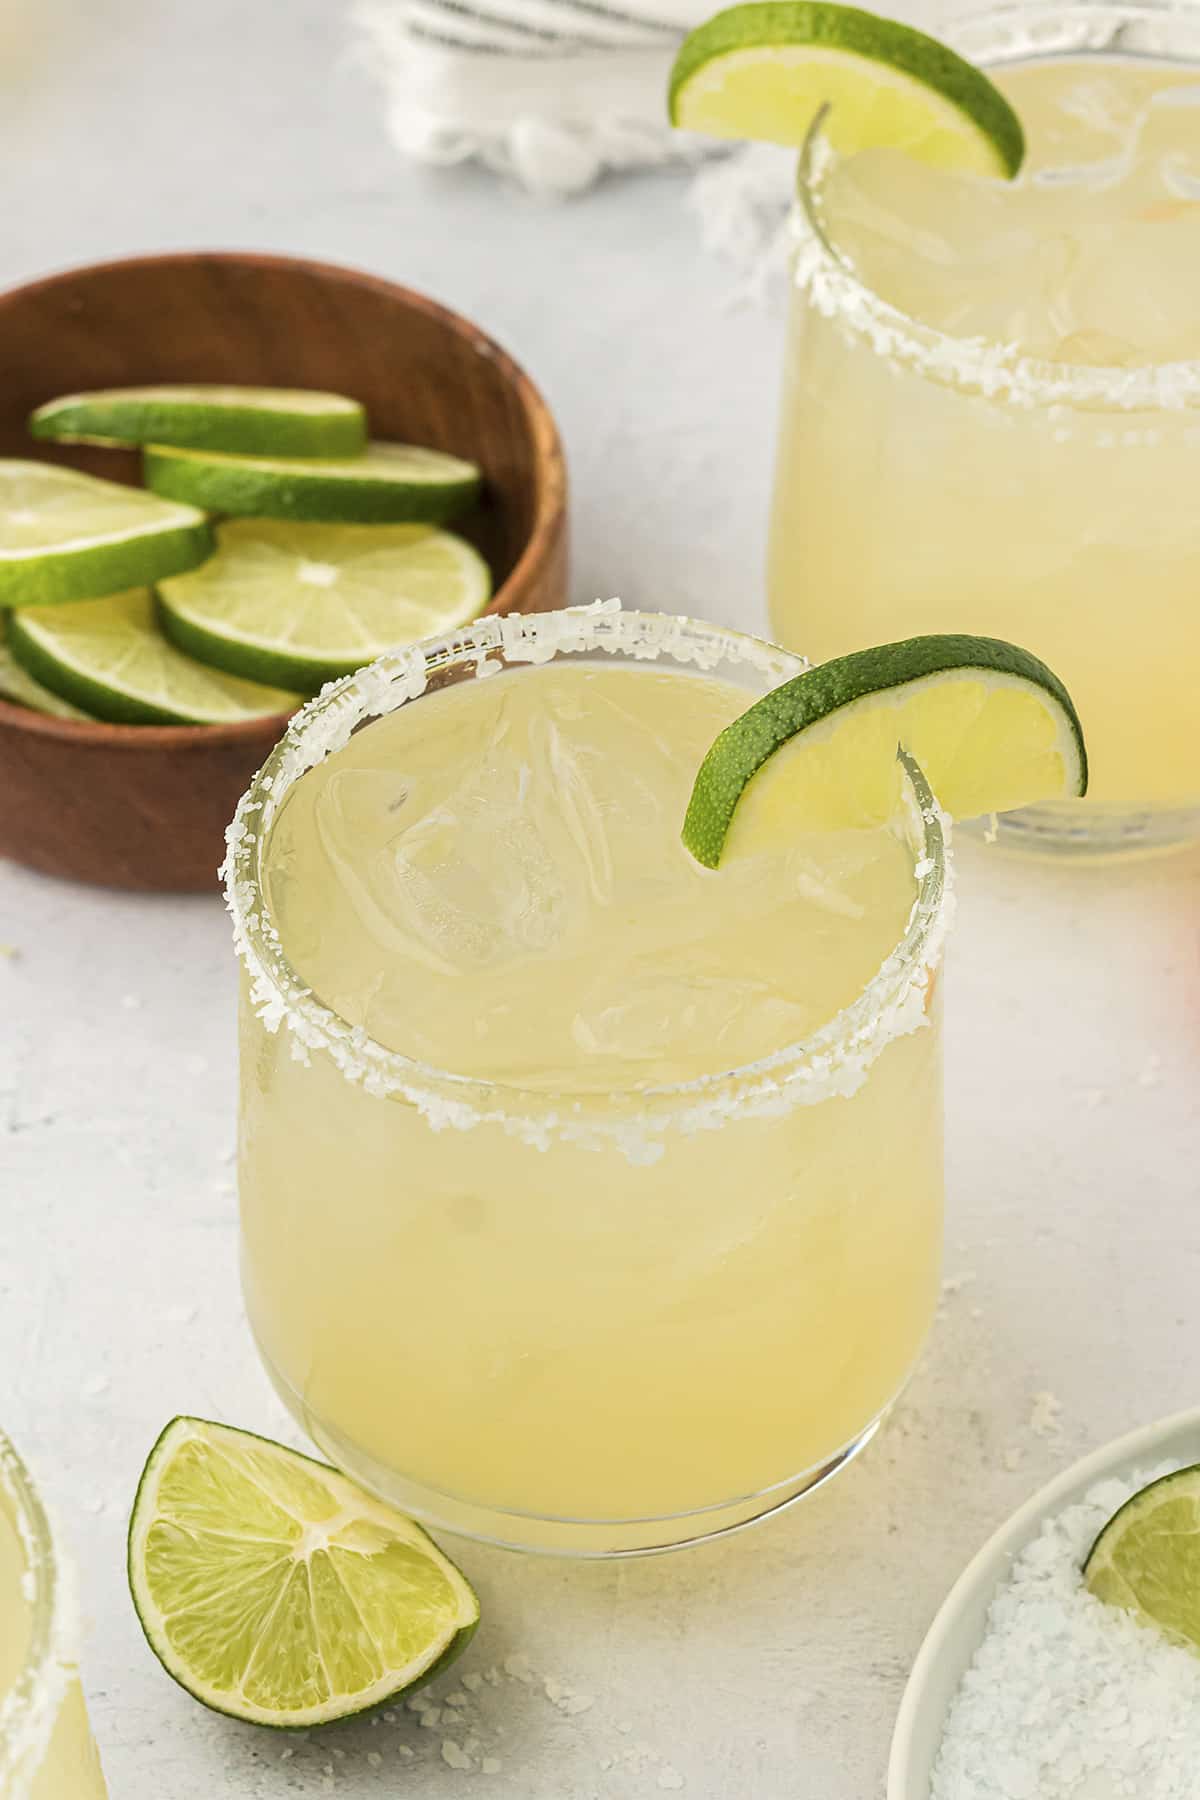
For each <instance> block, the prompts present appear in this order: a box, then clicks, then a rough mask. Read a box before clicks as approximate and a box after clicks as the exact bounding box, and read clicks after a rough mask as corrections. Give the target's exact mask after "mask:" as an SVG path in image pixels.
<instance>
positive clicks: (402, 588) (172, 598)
mask: <svg viewBox="0 0 1200 1800" xmlns="http://www.w3.org/2000/svg"><path fill="white" fill-rule="evenodd" d="M490 596H491V577H490V575H489V574H488V568H487V564H486V563H485V562H484V560H483V558H482V557H481V556H480V554H479V552H478V551H477V550H474V549H472V547H471V545H470V544H468V543H466V542H465V541H464V540H463V539H462V538H459V537H455V536H454V535H453V534H452V533H450V532H448V531H438V530H436V529H435V528H433V527H431V526H427V525H297V524H291V523H286V522H284V521H283V520H275V519H237V520H233V521H231V522H230V523H229V524H226V525H221V526H219V527H218V528H217V553H216V555H215V556H213V557H211V558H210V560H209V561H208V562H206V563H205V565H204V567H203V568H202V569H195V570H193V572H192V573H191V574H190V575H178V576H176V577H175V578H174V579H173V580H170V581H162V582H160V583H159V585H158V599H159V616H160V620H161V623H162V627H163V630H164V631H165V632H166V634H167V636H168V637H169V638H170V639H171V641H172V643H174V644H177V645H178V646H179V648H180V649H181V650H186V651H187V652H188V654H189V655H191V656H195V657H198V658H199V659H200V661H201V662H206V663H212V664H213V665H214V666H215V667H216V668H220V669H229V670H231V671H232V673H233V674H235V675H246V676H249V677H250V678H251V679H252V680H255V681H273V682H279V683H281V684H282V685H283V686H285V687H293V688H299V689H300V690H302V691H303V692H305V693H314V692H315V691H316V689H317V688H319V687H321V686H322V685H323V683H324V682H326V681H330V680H332V679H333V677H334V676H337V675H348V674H351V673H353V671H354V670H355V669H359V668H361V667H362V665H363V664H364V663H368V662H371V661H373V659H374V658H375V657H377V656H379V655H380V654H381V653H382V652H383V651H384V650H386V649H388V648H390V647H391V646H392V645H394V644H404V643H415V642H416V640H417V639H418V638H424V637H432V636H433V635H435V634H436V633H437V632H440V631H451V630H453V629H454V628H455V627H456V626H458V625H465V624H466V623H467V621H468V620H470V619H474V618H476V617H477V616H478V615H479V614H480V613H481V612H482V611H483V609H484V607H485V606H486V605H487V603H488V600H489V598H490Z"/></svg>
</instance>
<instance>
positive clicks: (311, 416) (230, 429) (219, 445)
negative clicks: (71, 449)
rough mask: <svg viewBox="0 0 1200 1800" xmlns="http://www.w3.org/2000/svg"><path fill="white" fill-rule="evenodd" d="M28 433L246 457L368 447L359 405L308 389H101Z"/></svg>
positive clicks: (68, 397) (50, 414)
mask: <svg viewBox="0 0 1200 1800" xmlns="http://www.w3.org/2000/svg"><path fill="white" fill-rule="evenodd" d="M29 430H30V434H31V435H32V436H33V437H35V438H50V439H53V440H55V441H57V442H59V443H69V444H81V443H82V444H182V445H185V446H188V447H190V448H193V449H197V450H233V451H235V452H237V453H238V454H240V455H242V456H355V455H357V454H358V452H359V451H360V450H362V449H364V448H365V446H366V442H367V416H366V413H365V412H364V410H363V408H362V407H361V406H360V405H359V403H358V401H357V400H349V399H347V398H346V396H345V395H344V394H324V393H318V392H315V391H314V390H311V389H308V388H260V387H215V386H206V385H201V384H197V385H195V386H190V387H185V386H178V385H172V386H166V385H163V386H155V387H130V388H95V389H93V390H92V391H91V392H90V393H86V394H62V395H60V396H59V397H58V398H57V399H56V400H47V402H46V404H45V405H44V406H39V407H38V408H37V410H36V411H35V412H33V413H31V414H30V417H29Z"/></svg>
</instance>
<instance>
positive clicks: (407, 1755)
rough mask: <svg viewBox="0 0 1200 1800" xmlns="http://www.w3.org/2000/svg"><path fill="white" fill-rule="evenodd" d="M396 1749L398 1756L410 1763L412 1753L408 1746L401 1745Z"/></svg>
mask: <svg viewBox="0 0 1200 1800" xmlns="http://www.w3.org/2000/svg"><path fill="white" fill-rule="evenodd" d="M398 1748H399V1751H400V1755H401V1756H402V1757H403V1758H404V1761H405V1762H411V1761H412V1759H413V1755H414V1752H413V1751H412V1750H411V1749H410V1748H409V1746H408V1745H407V1744H401V1745H399V1746H398Z"/></svg>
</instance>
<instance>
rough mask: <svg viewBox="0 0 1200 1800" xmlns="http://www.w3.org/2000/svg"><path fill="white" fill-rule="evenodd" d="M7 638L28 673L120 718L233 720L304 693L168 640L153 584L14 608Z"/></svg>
mask: <svg viewBox="0 0 1200 1800" xmlns="http://www.w3.org/2000/svg"><path fill="white" fill-rule="evenodd" d="M8 642H9V647H10V649H11V650H12V653H13V656H14V657H15V658H16V660H17V662H18V663H19V664H20V666H21V667H22V668H23V669H24V670H25V671H26V673H27V674H29V675H32V676H33V678H34V680H35V681H38V682H40V683H41V684H42V685H43V687H47V688H49V689H50V690H51V692H52V693H55V694H57V695H58V696H59V698H60V699H63V700H66V701H69V702H70V704H71V705H72V706H78V707H82V708H83V710H84V711H85V712H87V713H89V714H90V715H91V716H92V718H94V719H106V720H108V721H109V722H110V723H112V724H115V725H234V724H237V723H238V721H239V720H242V719H254V718H262V717H264V716H268V715H271V714H274V713H290V712H294V711H295V710H296V708H297V707H298V706H299V705H300V703H301V702H300V696H299V695H298V694H294V693H287V692H284V691H283V690H282V689H279V688H274V687H263V686H261V685H260V684H259V683H258V682H255V681H241V680H239V679H238V678H237V676H235V675H226V674H223V673H222V672H220V671H218V670H216V669H206V668H205V667H204V666H203V664H201V663H197V662H193V660H192V658H191V657H190V656H184V655H183V653H182V651H179V650H177V649H176V648H175V646H174V645H173V644H170V643H168V642H167V640H166V638H165V637H164V636H163V634H162V632H161V631H160V630H159V628H158V623H157V620H156V618H155V613H154V597H153V595H152V594H151V593H150V591H149V589H148V588H132V589H130V590H129V592H127V593H124V594H110V595H109V596H108V597H107V598H106V599H104V600H77V601H76V602H75V603H74V604H73V605H69V606H31V607H27V608H21V609H18V610H17V611H16V612H14V613H12V614H11V615H10V617H9V622H8Z"/></svg>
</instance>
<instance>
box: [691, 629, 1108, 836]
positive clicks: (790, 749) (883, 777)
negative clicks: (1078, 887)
mask: <svg viewBox="0 0 1200 1800" xmlns="http://www.w3.org/2000/svg"><path fill="white" fill-rule="evenodd" d="M898 746H899V747H900V748H902V749H905V750H907V751H908V752H909V753H910V754H911V755H912V756H914V757H915V758H916V760H917V762H918V763H919V764H920V766H921V768H922V770H923V771H924V774H925V777H926V779H927V780H928V782H929V785H930V787H931V788H932V789H933V792H934V793H935V794H936V795H937V797H938V800H939V801H940V802H941V804H942V805H944V806H945V807H946V809H947V810H948V811H949V812H951V813H953V814H956V815H957V816H958V817H960V818H974V817H975V816H977V815H978V814H980V813H993V812H1007V811H1008V810H1010V809H1011V808H1012V807H1016V806H1034V805H1037V804H1038V803H1040V802H1043V801H1047V800H1062V799H1066V798H1068V797H1069V796H1072V795H1078V794H1083V793H1085V792H1086V791H1087V753H1086V750H1085V749H1084V742H1083V732H1082V729H1081V727H1080V724H1079V719H1078V716H1077V715H1076V712H1075V708H1074V706H1073V705H1072V704H1071V697H1070V695H1069V694H1068V693H1067V690H1066V688H1065V687H1064V686H1063V684H1062V682H1061V681H1060V680H1059V679H1058V676H1057V675H1055V674H1054V673H1053V672H1052V671H1051V670H1050V669H1048V668H1047V667H1046V665H1045V663H1042V662H1039V661H1038V659H1037V657H1036V656H1031V655H1030V653H1029V652H1028V651H1027V650H1018V649H1017V647H1016V645H1015V644H1006V643H1003V642H1001V641H1000V640H999V639H997V638H978V637H920V638H906V639H905V640H904V641H903V642H902V643H898V644H882V645H880V646H879V648H878V649H874V650H859V651H856V652H855V653H854V654H853V655H851V656H839V657H837V658H836V659H835V660H834V661H832V662H827V663H819V664H818V665H817V667H816V668H813V669H808V670H806V671H805V672H804V674H803V675H797V676H794V677H793V679H792V680H791V681H785V682H784V684H783V686H782V687H778V688H776V689H774V691H773V692H772V693H770V694H767V695H765V696H764V697H763V699H761V700H759V701H757V702H756V703H755V704H754V705H753V706H752V707H751V708H750V709H749V711H748V712H744V713H743V714H742V716H741V717H740V718H738V719H735V720H734V721H733V724H732V725H729V726H727V727H726V728H725V730H724V731H723V732H722V733H721V734H720V736H719V737H718V738H717V740H716V742H715V743H714V744H713V747H712V749H711V750H710V751H709V752H708V755H707V756H706V757H705V759H704V761H703V762H702V763H701V765H700V772H699V774H698V775H697V776H696V785H695V787H694V788H693V789H692V797H691V800H690V801H689V803H688V809H687V817H686V819H685V821H684V826H683V841H684V844H685V845H686V846H687V848H688V849H689V850H690V851H691V853H692V855H693V856H694V857H695V858H696V860H697V861H698V862H702V863H704V864H705V865H706V866H707V867H709V868H713V869H715V868H716V866H717V864H718V863H719V862H720V860H721V857H722V854H723V853H725V852H726V851H728V850H731V849H732V850H734V851H736V852H737V853H739V854H744V853H746V852H751V853H752V852H753V851H755V850H757V849H759V848H771V847H773V846H775V845H777V844H779V843H780V842H786V841H787V839H788V838H789V837H790V836H792V835H793V834H794V832H795V830H796V828H797V827H798V826H799V827H801V828H804V829H812V830H822V829H824V830H837V829H840V828H842V827H849V826H855V825H865V824H870V823H876V822H879V821H882V820H884V819H886V818H888V817H889V816H890V814H891V812H892V809H893V807H894V805H895V800H896V793H897V780H898V775H897V764H896V750H897V747H898Z"/></svg>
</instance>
